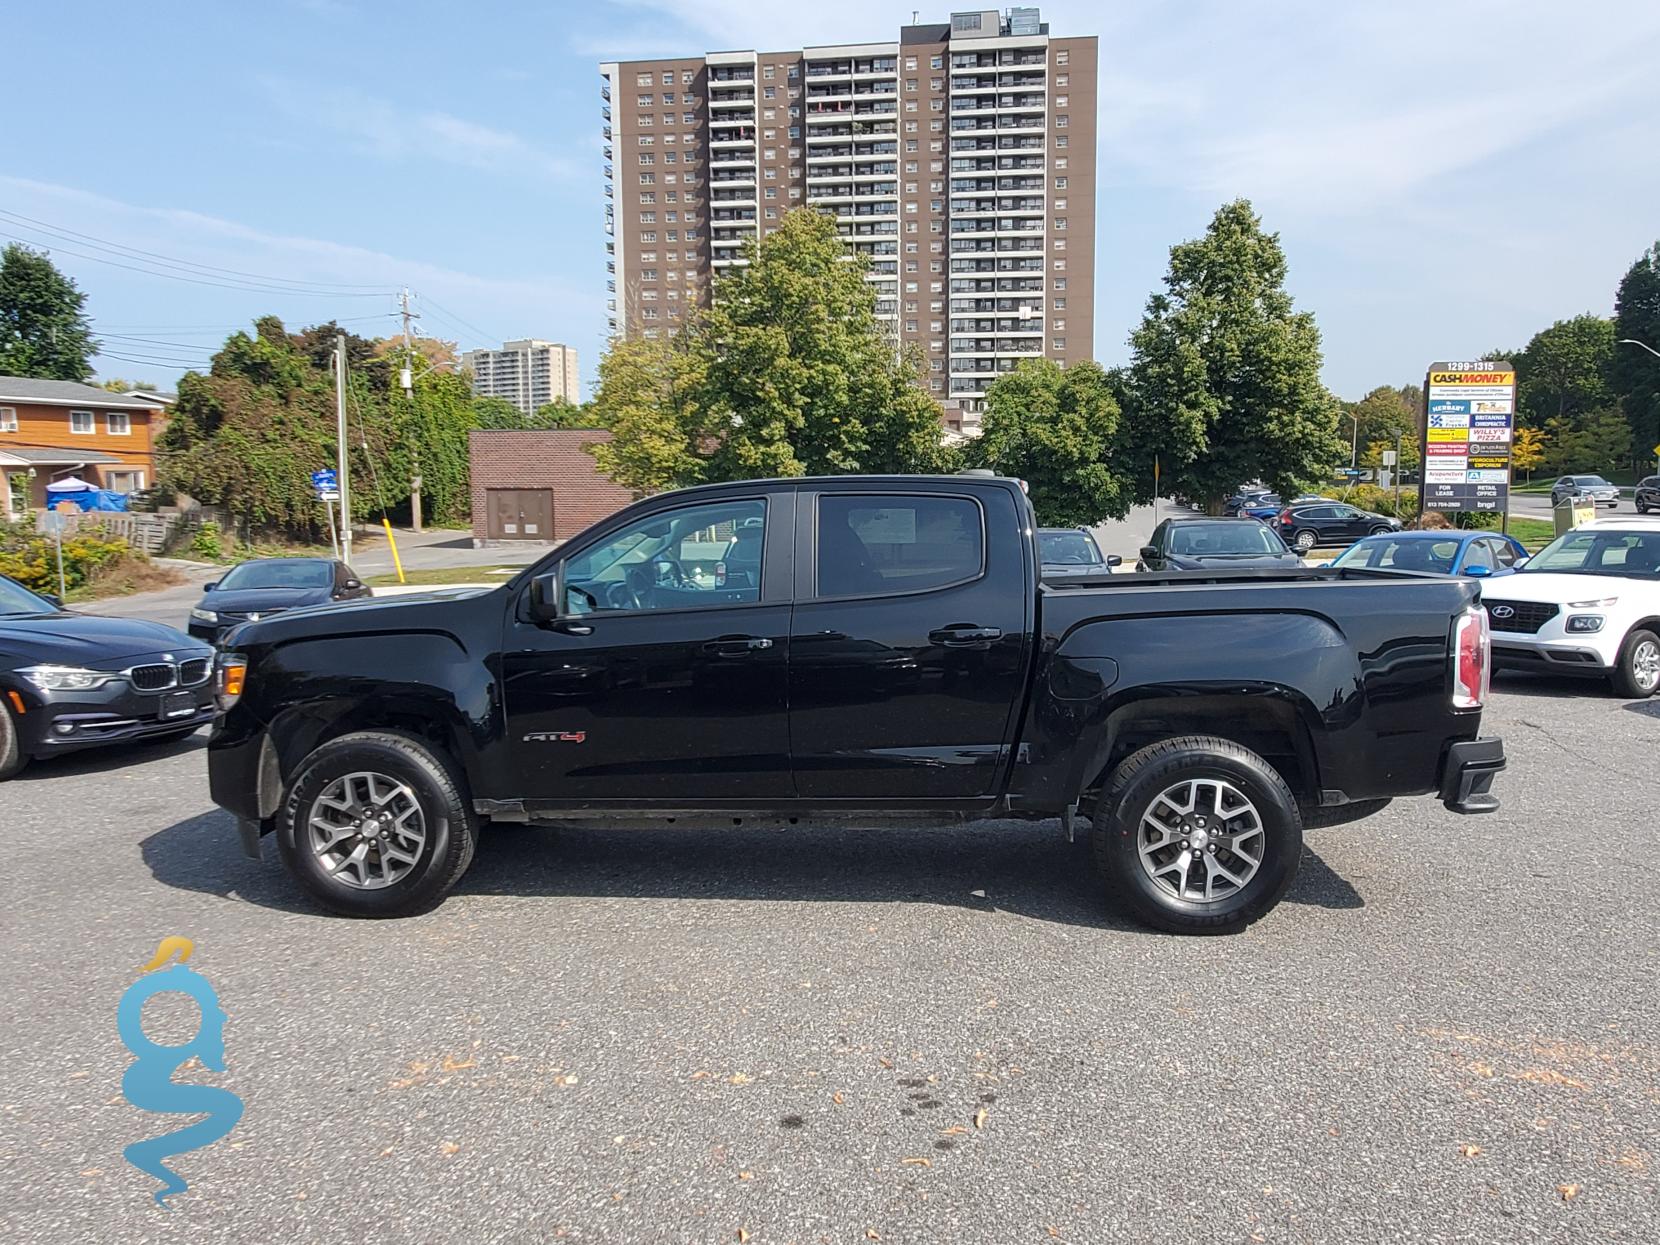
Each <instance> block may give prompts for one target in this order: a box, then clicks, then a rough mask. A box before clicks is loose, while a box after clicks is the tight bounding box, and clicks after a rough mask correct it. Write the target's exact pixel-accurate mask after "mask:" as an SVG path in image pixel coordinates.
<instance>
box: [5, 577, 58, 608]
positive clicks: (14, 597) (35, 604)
mask: <svg viewBox="0 0 1660 1245" xmlns="http://www.w3.org/2000/svg"><path fill="white" fill-rule="evenodd" d="M52 612H53V607H52V606H51V605H49V604H48V603H47V602H45V601H42V600H41V599H40V598H39V597H37V596H36V595H35V594H34V593H32V592H30V591H29V590H28V589H27V588H25V587H23V586H22V585H21V584H14V583H13V582H12V581H11V580H9V579H4V578H0V615H6V614H11V615H16V614H50V613H52Z"/></svg>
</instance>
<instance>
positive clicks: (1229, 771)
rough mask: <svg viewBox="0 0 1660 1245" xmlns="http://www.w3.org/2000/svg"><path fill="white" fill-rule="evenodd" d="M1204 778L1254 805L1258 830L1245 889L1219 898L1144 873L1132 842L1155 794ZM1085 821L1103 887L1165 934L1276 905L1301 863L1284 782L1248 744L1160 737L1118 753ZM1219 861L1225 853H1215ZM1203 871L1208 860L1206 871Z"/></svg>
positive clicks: (1217, 927)
mask: <svg viewBox="0 0 1660 1245" xmlns="http://www.w3.org/2000/svg"><path fill="white" fill-rule="evenodd" d="M1206 779H1220V780H1223V781H1225V782H1226V783H1228V784H1229V785H1230V786H1232V787H1233V788H1235V789H1236V791H1238V792H1239V793H1241V794H1243V795H1244V796H1245V797H1246V798H1247V799H1248V800H1249V801H1250V802H1251V803H1252V804H1253V805H1254V806H1255V808H1256V811H1257V818H1258V820H1259V822H1260V824H1261V828H1262V835H1261V838H1262V850H1261V854H1260V857H1259V859H1260V864H1259V865H1258V867H1257V870H1256V872H1255V873H1254V874H1251V875H1249V876H1248V877H1247V879H1246V882H1245V885H1244V886H1242V887H1238V888H1236V889H1234V890H1232V891H1231V893H1229V894H1227V895H1226V896H1224V897H1218V898H1214V899H1211V900H1202V899H1201V900H1193V899H1185V898H1181V897H1178V896H1177V895H1176V894H1175V893H1174V891H1173V889H1167V888H1166V886H1164V885H1161V884H1160V883H1159V882H1157V881H1155V880H1154V879H1153V877H1152V876H1150V874H1149V871H1148V869H1147V868H1146V867H1144V866H1143V864H1142V862H1141V858H1140V851H1139V847H1138V840H1139V838H1140V835H1141V823H1142V818H1143V816H1144V815H1146V814H1147V812H1148V811H1149V809H1150V808H1151V806H1152V805H1153V803H1154V801H1155V800H1156V799H1157V798H1158V797H1159V796H1160V795H1161V794H1162V793H1164V792H1166V791H1168V790H1170V789H1172V788H1174V787H1176V786H1178V785H1179V784H1181V783H1183V782H1186V781H1192V780H1206ZM1091 822H1092V834H1093V840H1094V849H1095V863H1096V867H1097V868H1098V869H1099V870H1100V871H1101V875H1102V877H1103V878H1104V879H1105V881H1106V883H1107V887H1108V890H1109V892H1111V893H1112V894H1114V895H1115V896H1117V898H1118V899H1120V900H1121V901H1122V902H1123V904H1124V905H1125V906H1126V907H1127V908H1129V909H1130V911H1131V912H1132V913H1134V915H1135V916H1136V917H1137V918H1138V919H1139V920H1141V921H1143V922H1145V923H1146V924H1148V925H1151V926H1153V927H1154V928H1156V929H1162V930H1167V931H1169V932H1171V933H1177V934H1220V933H1229V932H1232V931H1234V930H1239V929H1243V928H1244V927H1245V926H1247V925H1249V924H1250V923H1251V922H1253V921H1255V920H1257V919H1258V918H1259V917H1261V916H1263V915H1265V914H1266V913H1268V912H1269V911H1270V910H1272V909H1273V907H1274V906H1275V905H1276V904H1278V903H1279V901H1280V898H1281V896H1283V895H1284V894H1285V892H1286V888H1287V887H1289V886H1290V885H1291V881H1292V879H1293V878H1295V877H1296V876H1297V867H1298V865H1299V864H1300V863H1301V860H1302V853H1303V821H1302V816H1301V814H1300V812H1299V810H1298V808H1297V799H1296V797H1295V796H1294V795H1292V794H1291V789H1290V788H1289V787H1288V786H1286V784H1285V780H1284V779H1283V778H1281V777H1280V776H1279V774H1278V773H1277V772H1276V771H1275V770H1274V768H1273V766H1271V765H1269V764H1268V762H1266V761H1264V760H1263V759H1262V758H1261V757H1259V756H1258V755H1257V754H1256V753H1254V752H1252V751H1251V750H1250V749H1249V748H1246V747H1243V746H1241V745H1240V744H1236V743H1234V742H1233V741H1232V740H1228V739H1218V738H1215V737H1213V736H1207V735H1186V736H1181V737H1179V738H1176V739H1166V740H1163V741H1161V742H1160V743H1156V744H1150V745H1149V746H1147V747H1145V748H1143V749H1141V751H1139V752H1137V753H1135V754H1133V755H1132V756H1129V757H1127V758H1125V759H1124V761H1122V762H1121V763H1120V764H1119V766H1118V768H1117V769H1115V770H1113V772H1112V775H1111V776H1110V777H1109V778H1108V780H1107V782H1106V785H1105V787H1104V788H1103V790H1102V792H1101V796H1100V799H1099V801H1098V802H1097V804H1096V810H1095V815H1094V816H1093V817H1092V818H1091ZM1182 854H1183V855H1186V854H1187V853H1186V852H1185V851H1184V852H1183V853H1182ZM1213 856H1214V853H1213ZM1196 858H1201V859H1202V857H1196ZM1223 858H1227V853H1226V851H1224V852H1223V855H1222V857H1217V859H1218V861H1219V862H1220V860H1221V859H1223ZM1231 860H1232V861H1233V862H1235V863H1236V862H1237V858H1231ZM1210 868H1211V866H1210V864H1209V863H1208V862H1207V863H1206V869H1207V873H1208V871H1209V870H1210ZM1184 880H1185V875H1184Z"/></svg>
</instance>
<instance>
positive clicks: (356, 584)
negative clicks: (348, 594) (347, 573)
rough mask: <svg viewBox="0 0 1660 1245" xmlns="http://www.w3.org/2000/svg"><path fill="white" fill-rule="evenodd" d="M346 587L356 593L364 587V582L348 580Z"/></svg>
mask: <svg viewBox="0 0 1660 1245" xmlns="http://www.w3.org/2000/svg"><path fill="white" fill-rule="evenodd" d="M346 587H347V588H348V589H350V590H352V591H355V590H357V589H358V588H361V587H363V581H362V580H361V579H348V580H347V581H346Z"/></svg>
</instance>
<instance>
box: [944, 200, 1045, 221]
mask: <svg viewBox="0 0 1660 1245" xmlns="http://www.w3.org/2000/svg"><path fill="white" fill-rule="evenodd" d="M1045 210H1046V208H1045V206H1044V201H1043V200H1042V199H963V198H953V199H952V200H951V215H952V216H954V217H977V216H1041V215H1043V213H1044V211H1045Z"/></svg>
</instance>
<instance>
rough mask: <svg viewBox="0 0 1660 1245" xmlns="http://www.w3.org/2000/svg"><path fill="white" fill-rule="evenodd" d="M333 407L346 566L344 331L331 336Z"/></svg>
mask: <svg viewBox="0 0 1660 1245" xmlns="http://www.w3.org/2000/svg"><path fill="white" fill-rule="evenodd" d="M334 408H335V420H336V428H337V433H336V439H335V445H336V461H337V463H338V467H337V470H336V473H335V474H337V475H338V476H339V477H340V557H341V560H342V561H344V562H345V563H346V564H347V565H348V566H350V565H351V561H352V482H351V470H350V467H349V465H348V464H347V461H346V457H347V454H346V451H347V449H348V448H349V446H348V443H347V440H346V335H345V334H344V333H339V334H336V336H335V339H334Z"/></svg>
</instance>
